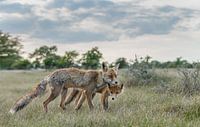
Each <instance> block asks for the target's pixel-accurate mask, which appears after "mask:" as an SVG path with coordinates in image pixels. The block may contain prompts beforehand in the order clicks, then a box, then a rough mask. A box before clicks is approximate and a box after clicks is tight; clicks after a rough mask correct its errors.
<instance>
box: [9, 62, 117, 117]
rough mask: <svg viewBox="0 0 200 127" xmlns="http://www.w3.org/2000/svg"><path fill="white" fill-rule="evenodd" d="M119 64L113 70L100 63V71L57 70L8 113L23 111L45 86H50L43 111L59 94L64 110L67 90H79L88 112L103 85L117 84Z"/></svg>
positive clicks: (46, 109) (42, 91)
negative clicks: (85, 99) (84, 98)
mask: <svg viewBox="0 0 200 127" xmlns="http://www.w3.org/2000/svg"><path fill="white" fill-rule="evenodd" d="M118 68H119V64H118V65H116V66H115V67H114V68H109V67H108V65H107V64H106V63H105V62H103V63H102V71H100V70H99V71H98V70H81V69H77V68H65V69H59V70H56V71H54V72H53V73H51V74H50V75H48V76H47V77H45V78H44V79H43V80H42V81H41V82H40V83H39V84H38V85H37V86H36V88H35V89H34V90H33V91H32V92H30V93H29V94H27V95H25V96H23V97H21V98H20V99H19V100H18V101H17V102H16V103H15V104H14V106H13V107H12V108H11V109H10V113H12V114H14V113H15V112H17V111H19V110H21V109H23V108H24V107H25V106H27V105H28V104H29V103H30V102H31V101H32V100H33V99H34V98H36V97H37V96H39V95H41V94H42V93H44V91H45V90H46V86H47V84H49V86H50V91H51V93H50V95H49V97H48V98H47V99H46V100H45V101H44V102H43V106H44V111H45V112H47V111H48V104H49V103H50V102H51V101H53V100H54V99H55V98H56V97H57V96H58V95H59V94H61V101H60V107H61V108H62V109H63V110H64V109H65V98H66V95H67V90H68V88H80V89H83V90H84V94H85V96H86V98H87V103H88V106H89V108H90V110H92V109H93V107H94V106H93V103H92V94H93V93H95V91H96V89H97V88H98V87H99V86H102V85H103V84H117V71H118Z"/></svg>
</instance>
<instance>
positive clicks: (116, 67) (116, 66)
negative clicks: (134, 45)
mask: <svg viewBox="0 0 200 127" xmlns="http://www.w3.org/2000/svg"><path fill="white" fill-rule="evenodd" d="M119 65H120V63H118V64H116V65H115V70H116V71H118V70H119Z"/></svg>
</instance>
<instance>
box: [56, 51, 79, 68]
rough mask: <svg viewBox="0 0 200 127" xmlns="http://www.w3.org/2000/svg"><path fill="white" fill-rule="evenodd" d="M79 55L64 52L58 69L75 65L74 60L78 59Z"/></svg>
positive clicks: (73, 52)
mask: <svg viewBox="0 0 200 127" xmlns="http://www.w3.org/2000/svg"><path fill="white" fill-rule="evenodd" d="M78 55H79V53H78V52H76V51H75V50H73V51H66V52H65V55H64V56H63V57H62V58H61V59H60V60H59V68H64V67H67V68H68V67H72V66H76V65H75V59H76V58H77V57H78Z"/></svg>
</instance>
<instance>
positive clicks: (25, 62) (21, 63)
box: [11, 59, 32, 69]
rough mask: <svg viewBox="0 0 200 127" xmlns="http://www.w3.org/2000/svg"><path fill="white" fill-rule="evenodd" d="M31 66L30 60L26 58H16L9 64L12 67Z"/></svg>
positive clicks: (25, 67)
mask: <svg viewBox="0 0 200 127" xmlns="http://www.w3.org/2000/svg"><path fill="white" fill-rule="evenodd" d="M31 67H32V65H31V63H30V61H29V60H26V59H23V60H18V61H16V62H15V63H13V64H12V66H11V68H12V69H30V68H31Z"/></svg>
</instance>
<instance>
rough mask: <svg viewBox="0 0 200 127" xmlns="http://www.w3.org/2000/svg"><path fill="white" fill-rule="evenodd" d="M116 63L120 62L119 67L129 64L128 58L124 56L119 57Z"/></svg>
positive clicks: (125, 66)
mask: <svg viewBox="0 0 200 127" xmlns="http://www.w3.org/2000/svg"><path fill="white" fill-rule="evenodd" d="M114 63H115V65H117V64H119V68H127V67H128V66H129V64H128V62H127V59H126V58H124V57H120V58H118V59H117V60H116V61H115V62H114Z"/></svg>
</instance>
